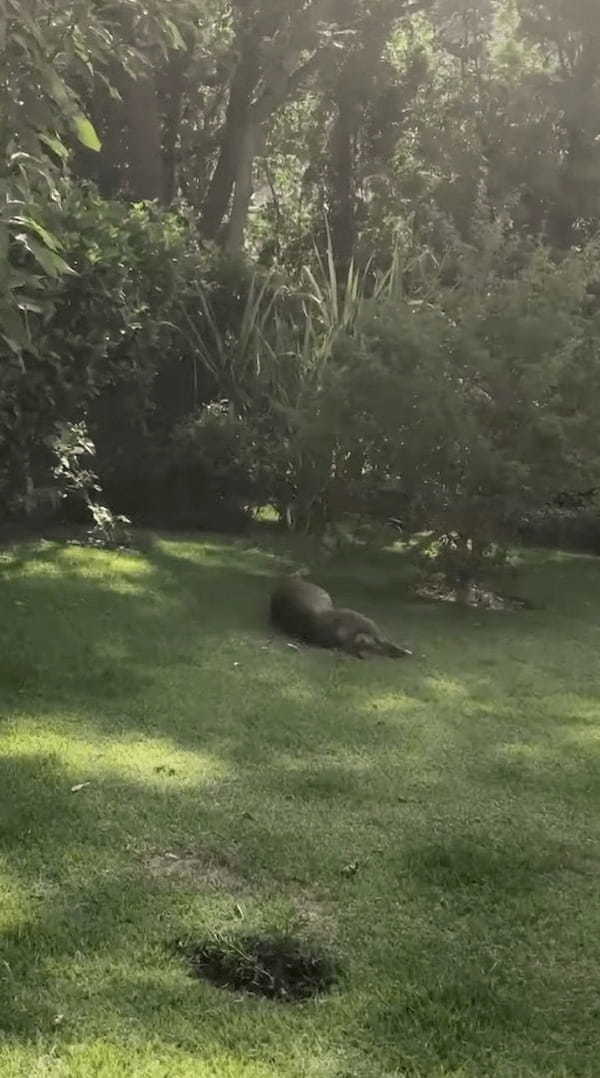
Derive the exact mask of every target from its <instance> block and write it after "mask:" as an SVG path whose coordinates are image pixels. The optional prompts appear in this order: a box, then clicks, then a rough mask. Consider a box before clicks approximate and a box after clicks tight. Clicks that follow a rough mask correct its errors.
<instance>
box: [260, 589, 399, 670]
mask: <svg viewBox="0 0 600 1078" xmlns="http://www.w3.org/2000/svg"><path fill="white" fill-rule="evenodd" d="M271 621H272V622H273V624H274V625H275V626H277V628H278V629H283V631H284V632H286V633H289V634H290V636H296V637H299V638H300V639H301V640H304V641H306V643H308V644H317V645H318V646H319V647H322V648H340V649H341V650H342V651H347V652H348V653H349V654H350V655H354V656H355V657H356V658H357V659H364V658H366V657H367V656H368V655H386V656H388V657H389V658H391V659H399V658H402V656H404V655H412V652H411V651H409V650H408V648H403V647H399V646H398V645H397V644H393V643H392V641H391V640H388V638H387V637H386V636H384V635H383V633H382V632H381V630H380V629H379V628H378V626H377V625H376V624H375V622H374V621H371V619H370V618H365V617H364V615H363V614H358V613H357V611H356V610H348V609H346V608H345V607H338V606H334V603H333V600H332V598H331V596H330V595H329V594H328V592H326V591H325V589H324V588H320V587H319V586H318V584H311V583H310V581H308V580H303V579H302V577H299V576H288V577H286V578H285V579H284V580H282V581H280V582H279V583H278V584H277V585H276V587H275V589H274V591H273V593H272V595H271Z"/></svg>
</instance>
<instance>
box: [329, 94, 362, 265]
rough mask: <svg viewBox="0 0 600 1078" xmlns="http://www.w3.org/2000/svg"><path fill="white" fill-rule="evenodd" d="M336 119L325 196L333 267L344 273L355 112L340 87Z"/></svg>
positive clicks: (352, 233)
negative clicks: (328, 216)
mask: <svg viewBox="0 0 600 1078" xmlns="http://www.w3.org/2000/svg"><path fill="white" fill-rule="evenodd" d="M336 104H337V117H336V119H335V122H334V125H333V129H332V132H331V137H330V140H329V195H330V216H331V231H332V237H331V238H332V244H333V251H334V256H335V260H336V264H337V265H338V266H339V267H340V269H342V270H346V269H347V268H348V266H349V264H350V261H351V259H352V254H353V251H354V242H355V238H356V228H355V215H354V145H353V143H354V135H355V127H356V118H355V115H354V113H355V110H354V107H353V103H352V101H351V99H350V97H349V95H348V94H346V93H344V87H343V86H342V88H341V92H340V93H339V95H338V99H337V103H336Z"/></svg>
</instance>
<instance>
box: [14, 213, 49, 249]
mask: <svg viewBox="0 0 600 1078" xmlns="http://www.w3.org/2000/svg"><path fill="white" fill-rule="evenodd" d="M9 224H11V225H21V226H22V227H23V228H30V229H31V230H32V231H33V232H35V233H36V234H37V235H38V236H39V237H40V239H41V240H42V241H43V242H44V243H45V245H46V247H49V248H50V250H51V251H59V250H60V249H61V248H62V243H61V242H60V240H59V239H57V237H56V236H55V235H53V233H52V232H49V231H48V229H47V228H44V227H43V225H40V224H39V222H38V221H34V219H33V217H22V216H18V217H11V218H10V220H9Z"/></svg>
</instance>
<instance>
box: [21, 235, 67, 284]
mask: <svg viewBox="0 0 600 1078" xmlns="http://www.w3.org/2000/svg"><path fill="white" fill-rule="evenodd" d="M15 239H17V240H18V241H19V243H22V244H23V246H24V247H25V248H26V249H27V250H28V251H29V252H30V254H32V255H33V257H34V258H35V260H36V262H39V264H40V266H41V267H42V269H44V270H45V271H46V273H47V274H48V276H49V277H60V276H62V274H63V273H72V274H73V275H76V274H75V270H74V269H72V268H71V266H69V265H68V263H67V262H65V260H64V258H61V257H60V255H57V254H56V251H50V250H48V248H47V247H44V246H43V245H42V244H41V243H38V241H37V240H34V238H33V236H29V235H28V234H27V233H26V232H21V233H19V235H18V236H15Z"/></svg>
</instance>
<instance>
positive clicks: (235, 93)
mask: <svg viewBox="0 0 600 1078" xmlns="http://www.w3.org/2000/svg"><path fill="white" fill-rule="evenodd" d="M258 77H259V64H258V53H257V48H256V42H255V41H254V40H250V39H249V38H246V39H245V40H244V41H243V42H242V51H241V56H240V60H239V63H238V66H237V69H236V72H235V75H234V77H233V81H232V83H231V90H230V93H229V103H228V105H227V112H226V115H225V124H224V127H223V134H222V136H221V148H220V151H219V158H218V161H217V165H216V168H215V171H214V173H213V176H212V179H211V182H210V186H209V189H208V192H207V195H206V198H205V200H204V206H203V207H202V215H201V221H200V229H201V231H202V234H203V235H204V236H206V238H207V239H214V238H215V236H216V235H217V233H218V231H219V229H220V227H221V225H222V223H223V220H224V218H225V216H226V214H227V210H228V209H229V203H230V201H231V193H232V191H233V185H234V182H235V176H236V173H237V172H238V170H239V156H240V147H241V144H242V142H243V139H244V132H245V129H246V126H247V122H248V112H249V109H250V102H251V99H252V94H253V92H254V90H255V88H256V84H257V82H258Z"/></svg>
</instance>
